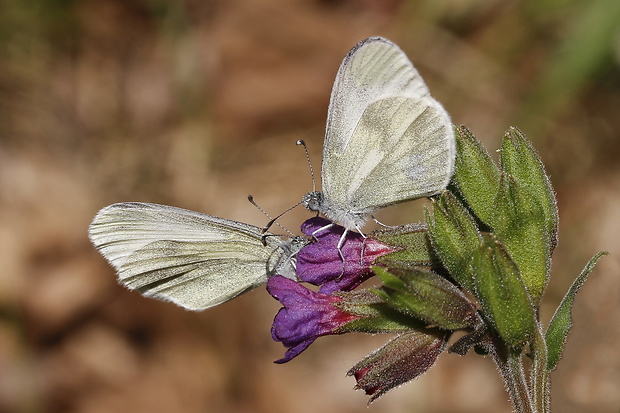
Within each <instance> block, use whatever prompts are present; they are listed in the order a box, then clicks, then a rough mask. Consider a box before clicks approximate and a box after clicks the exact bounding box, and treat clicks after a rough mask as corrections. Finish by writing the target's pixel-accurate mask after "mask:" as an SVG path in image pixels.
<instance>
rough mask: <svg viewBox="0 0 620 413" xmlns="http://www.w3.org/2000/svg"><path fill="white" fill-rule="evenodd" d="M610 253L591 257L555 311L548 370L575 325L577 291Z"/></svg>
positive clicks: (548, 339) (548, 337)
mask: <svg viewBox="0 0 620 413" xmlns="http://www.w3.org/2000/svg"><path fill="white" fill-rule="evenodd" d="M608 254H609V253H608V252H607V251H602V252H599V253H598V254H596V255H595V256H594V257H592V259H590V261H589V262H588V264H587V265H586V266H585V268H584V269H583V270H582V271H581V274H579V277H577V279H576V280H575V281H574V282H573V284H572V285H571V287H570V289H569V290H568V292H567V293H566V295H565V296H564V298H563V299H562V302H561V303H560V305H559V306H558V308H557V310H556V311H555V314H554V315H553V318H552V319H551V322H550V323H549V327H548V328H547V332H546V334H545V342H546V343H547V371H552V370H554V369H555V368H556V366H557V364H558V362H559V361H560V358H561V357H562V351H563V350H564V345H565V344H566V338H567V337H568V333H569V332H570V329H571V327H572V325H573V322H572V318H571V311H572V309H573V302H574V301H575V296H576V295H577V292H579V289H580V288H581V286H582V285H583V283H584V282H585V281H586V279H587V278H588V275H590V272H592V269H593V268H594V266H595V265H596V263H597V262H598V260H599V259H600V258H601V257H602V256H604V255H608Z"/></svg>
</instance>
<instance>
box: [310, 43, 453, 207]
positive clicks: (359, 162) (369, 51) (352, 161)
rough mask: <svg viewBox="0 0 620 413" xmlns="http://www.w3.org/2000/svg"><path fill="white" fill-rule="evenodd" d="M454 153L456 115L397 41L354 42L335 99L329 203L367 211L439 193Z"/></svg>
mask: <svg viewBox="0 0 620 413" xmlns="http://www.w3.org/2000/svg"><path fill="white" fill-rule="evenodd" d="M454 156H455V143H454V132H453V129H452V123H451V121H450V117H449V116H448V114H447V112H446V111H445V110H444V109H443V107H442V106H441V105H440V104H439V103H438V102H437V101H436V100H434V99H433V98H432V97H431V96H430V94H429V92H428V88H427V87H426V85H425V84H424V81H423V80H422V77H421V76H420V75H419V73H418V72H417V70H416V69H415V68H414V67H413V65H412V63H411V62H410V61H409V59H408V58H407V57H406V56H405V54H404V53H403V52H402V51H401V50H400V49H399V48H398V46H396V45H395V44H393V43H391V42H389V41H388V40H385V39H382V38H370V39H366V40H364V41H362V42H361V43H359V44H358V45H357V46H356V47H354V48H353V49H352V50H351V51H350V52H349V54H348V55H347V57H345V59H344V61H343V62H342V65H341V67H340V70H339V71H338V75H337V77H336V82H335V83H334V88H333V90H332V96H331V102H330V109H329V116H328V122H327V130H326V136H325V144H324V150H323V167H322V180H323V188H322V189H323V192H324V194H325V196H326V198H327V199H328V201H329V203H330V205H331V206H332V207H336V208H340V209H342V210H348V211H357V212H364V211H372V210H374V209H377V208H380V207H382V206H385V205H389V204H392V203H395V202H400V201H404V200H407V199H412V198H418V197H422V196H426V195H430V194H433V193H436V192H437V191H439V190H441V189H442V188H444V187H445V186H446V185H447V183H448V181H449V180H450V177H451V175H452V171H453V167H454Z"/></svg>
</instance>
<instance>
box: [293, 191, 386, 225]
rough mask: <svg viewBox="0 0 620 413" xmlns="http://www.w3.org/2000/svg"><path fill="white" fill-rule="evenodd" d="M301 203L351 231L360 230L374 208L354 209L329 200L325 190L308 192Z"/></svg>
mask: <svg viewBox="0 0 620 413" xmlns="http://www.w3.org/2000/svg"><path fill="white" fill-rule="evenodd" d="M301 203H302V204H303V205H304V206H305V207H306V208H307V209H309V210H310V211H316V212H319V213H321V214H322V215H323V216H324V217H325V218H327V219H329V220H330V221H333V222H335V223H336V224H339V225H342V226H343V227H345V228H346V229H348V230H350V231H356V230H359V228H361V227H363V226H364V224H365V223H366V220H367V219H368V217H369V216H370V214H372V212H373V211H374V210H372V209H371V210H364V211H352V210H351V208H348V207H346V206H341V205H335V204H332V203H330V202H329V200H328V199H327V197H325V195H324V194H323V192H308V193H307V194H305V195H304V196H303V198H302V200H301Z"/></svg>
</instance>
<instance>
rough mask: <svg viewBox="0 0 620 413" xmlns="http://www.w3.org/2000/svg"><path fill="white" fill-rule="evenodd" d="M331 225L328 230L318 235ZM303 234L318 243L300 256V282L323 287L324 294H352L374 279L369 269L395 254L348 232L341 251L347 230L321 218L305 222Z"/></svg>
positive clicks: (304, 249) (306, 247) (302, 227)
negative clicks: (339, 292) (312, 237)
mask: <svg viewBox="0 0 620 413" xmlns="http://www.w3.org/2000/svg"><path fill="white" fill-rule="evenodd" d="M330 224H331V226H330V227H329V228H326V229H323V230H320V231H319V229H321V228H324V227H326V226H328V225H330ZM301 230H302V232H303V233H304V234H306V235H308V236H314V238H316V242H313V243H310V244H308V245H306V246H305V247H304V248H302V249H301V251H299V253H298V254H297V276H298V278H299V279H300V280H301V281H304V282H308V283H311V284H314V285H320V286H321V288H320V289H319V292H321V293H326V294H329V293H332V292H335V291H351V290H353V289H354V288H355V287H357V286H358V285H360V284H361V283H363V282H364V281H365V280H367V279H368V278H370V277H372V276H373V275H374V273H373V272H372V271H371V269H370V265H371V264H372V263H373V261H375V260H376V259H377V258H379V257H381V256H383V255H386V254H389V253H391V252H394V251H395V250H394V249H393V248H392V247H389V246H387V245H385V244H383V243H381V242H379V241H377V240H374V239H371V238H364V237H363V236H362V235H361V234H359V233H357V232H352V231H349V232H347V234H346V236H345V239H344V243H343V244H342V247H341V249H340V251H338V242H339V241H340V238H341V237H342V234H343V232H344V231H345V229H344V228H343V227H341V226H339V225H336V224H333V223H332V222H331V221H328V220H326V219H324V218H320V217H315V218H310V219H309V220H307V221H305V222H304V223H303V224H302V225H301ZM340 252H342V255H343V256H344V262H343V260H342V257H341V256H340Z"/></svg>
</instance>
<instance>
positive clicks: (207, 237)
mask: <svg viewBox="0 0 620 413" xmlns="http://www.w3.org/2000/svg"><path fill="white" fill-rule="evenodd" d="M89 236H90V239H91V241H92V243H93V244H94V245H95V247H97V249H98V250H99V252H100V253H101V254H102V255H103V256H104V257H105V258H106V259H107V260H108V261H109V262H110V264H112V266H113V267H114V268H115V269H116V270H117V273H118V280H119V282H120V283H121V284H122V285H124V286H126V287H127V288H129V289H131V290H138V291H140V292H141V293H142V294H144V295H145V296H148V297H153V298H158V299H161V300H166V301H172V302H173V303H175V304H177V305H180V306H181V307H184V308H187V309H189V310H202V309H205V308H209V307H212V306H215V305H217V304H220V303H223V302H225V301H228V300H230V299H232V298H234V297H236V296H237V295H239V294H241V293H244V292H246V291H249V290H251V289H253V288H255V287H258V286H259V285H261V284H263V283H265V282H266V281H267V278H268V274H269V273H270V268H273V267H271V266H270V265H271V264H274V265H278V266H283V264H282V262H283V261H284V260H286V259H289V264H290V259H291V258H290V257H291V256H292V255H291V256H283V254H284V251H283V250H282V249H280V248H279V246H278V245H279V244H280V240H279V239H277V240H276V237H267V238H266V240H267V246H264V245H263V243H262V239H261V237H262V234H261V230H260V228H257V227H254V226H252V225H248V224H243V223H240V222H236V221H231V220H226V219H223V218H217V217H213V216H210V215H206V214H201V213H198V212H193V211H189V210H185V209H181V208H175V207H171V206H165V205H157V204H146V203H137V202H128V203H119V204H114V205H110V206H108V207H105V208H103V209H102V210H101V211H99V213H98V214H97V216H96V217H95V219H94V220H93V222H92V224H91V225H90V228H89ZM295 252H296V251H295ZM291 265H292V264H291Z"/></svg>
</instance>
